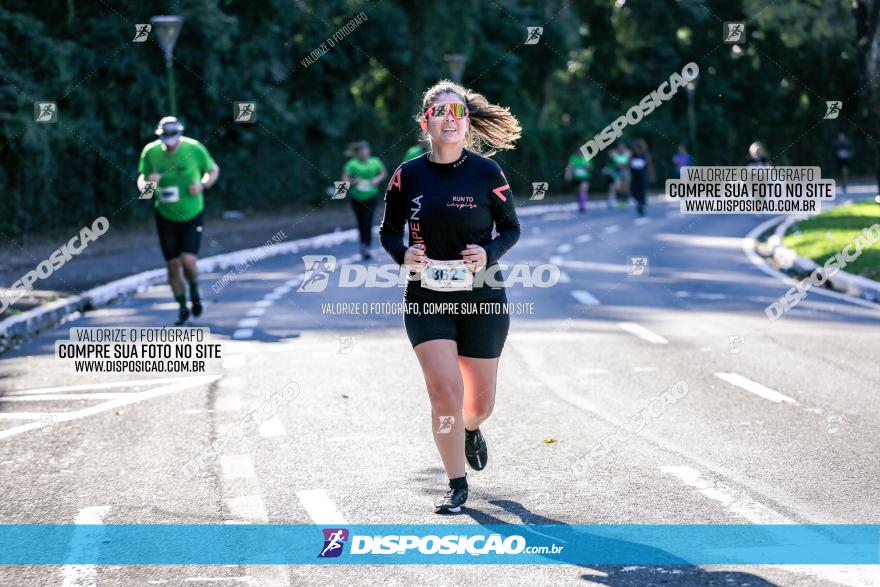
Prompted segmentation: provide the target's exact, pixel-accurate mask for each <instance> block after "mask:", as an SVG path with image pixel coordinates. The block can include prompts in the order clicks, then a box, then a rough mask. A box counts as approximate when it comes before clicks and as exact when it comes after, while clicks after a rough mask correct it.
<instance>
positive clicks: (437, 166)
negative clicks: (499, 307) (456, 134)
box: [379, 149, 520, 302]
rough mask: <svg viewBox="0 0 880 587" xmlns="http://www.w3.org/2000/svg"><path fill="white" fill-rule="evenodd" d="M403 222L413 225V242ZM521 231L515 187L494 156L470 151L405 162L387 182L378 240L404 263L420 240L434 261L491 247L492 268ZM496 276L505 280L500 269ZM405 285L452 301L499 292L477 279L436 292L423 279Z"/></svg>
mask: <svg viewBox="0 0 880 587" xmlns="http://www.w3.org/2000/svg"><path fill="white" fill-rule="evenodd" d="M404 226H407V227H408V228H409V244H408V245H407V244H404V242H403V229H404ZM493 228H494V229H495V232H496V233H497V235H496V236H495V238H492V230H493ZM519 235H520V227H519V220H518V219H517V217H516V208H515V206H514V202H513V194H512V192H511V191H510V185H509V184H508V182H507V178H506V177H504V172H503V171H501V167H499V166H498V164H497V163H496V162H495V161H493V160H491V159H488V158H486V157H482V156H480V155H477V154H476V153H473V152H471V151H468V150H466V149H465V150H463V151H462V154H461V157H459V159H458V160H457V161H455V162H453V163H434V162H432V161H429V160H428V156H427V155H422V156H421V157H416V158H415V159H411V160H409V161H406V162H405V163H403V164H401V165H400V167H398V168H397V170H396V171H395V172H394V175H393V176H392V177H391V181H389V182H388V189H387V190H386V191H385V216H384V217H383V218H382V225H381V226H380V227H379V240H380V241H381V243H382V246H383V247H384V248H385V250H386V251H388V254H390V255H391V257H392V258H394V260H395V261H396V262H397V263H398V264H400V265H403V261H404V255H405V254H406V250H407V249H408V248H409V247H411V246H412V245H414V244H417V243H423V244H424V245H425V254H426V255H427V256H428V258H429V259H436V260H438V261H447V260H459V259H461V258H462V256H461V251H463V250H465V247H466V245H468V244H475V245H480V246H481V247H483V248H484V249H485V250H486V270H488V271H490V272H491V271H493V270H495V269H497V267H494V266H495V265H497V264H498V260H499V259H500V258H501V256H502V255H503V254H504V253H505V252H507V251H508V250H509V249H510V248H511V247H512V246H513V245H514V244H516V241H518V240H519ZM495 276H496V279H498V280H499V281H501V279H502V275H501V272H500V271H498V272H496V273H495ZM406 287H407V293H418V294H420V295H421V296H422V297H424V298H428V299H433V300H437V301H450V302H452V301H462V300H475V299H482V298H484V297H486V296H488V295H491V293H492V291H497V290H493V289H492V288H491V287H489V285H488V284H486V285H484V286H482V287H478V284H477V283H475V284H474V290H473V291H471V292H437V291H434V290H429V289H426V288H423V287H421V284H420V283H419V281H418V280H411V281H408V282H407V286H406ZM453 298H454V299H453Z"/></svg>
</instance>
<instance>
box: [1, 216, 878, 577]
mask: <svg viewBox="0 0 880 587" xmlns="http://www.w3.org/2000/svg"><path fill="white" fill-rule="evenodd" d="M765 220H767V217H762V216H731V215H725V216H720V215H706V216H682V215H681V214H679V213H678V212H677V209H676V208H674V207H673V206H671V205H668V204H659V203H654V204H652V205H650V206H649V210H648V217H647V218H646V219H644V220H636V218H635V216H634V213H633V211H632V210H607V209H596V208H594V209H591V210H590V211H589V212H588V214H586V215H583V216H581V215H578V214H576V213H574V212H549V213H546V214H543V215H534V216H524V217H523V218H522V219H521V221H522V226H523V236H522V239H521V240H520V242H519V244H518V245H517V246H516V247H515V248H514V249H513V250H512V251H511V252H510V253H509V254H508V255H507V256H506V257H505V262H507V263H509V264H513V263H528V264H529V265H530V266H532V267H534V266H537V265H539V264H542V263H554V264H557V265H559V266H560V267H561V269H562V271H563V274H562V279H561V281H560V282H559V283H558V284H557V285H555V286H553V287H549V288H536V287H533V288H526V287H518V286H514V287H512V288H510V289H509V290H508V298H509V301H510V302H522V303H530V304H532V305H531V306H530V307H531V309H532V310H533V313H531V314H520V315H514V316H513V317H512V326H511V334H510V337H509V339H508V342H507V346H506V347H505V351H504V355H503V357H502V360H501V368H500V376H499V384H498V395H497V404H496V409H495V413H494V415H493V416H492V418H491V419H490V420H489V421H488V422H487V423H486V424H484V426H483V430H484V433H485V435H486V438H487V442H488V445H489V451H490V463H489V466H488V467H487V469H486V470H484V471H482V472H479V473H473V472H472V473H471V474H470V475H469V481H470V485H471V494H470V499H469V501H468V503H467V507H466V508H465V510H464V511H463V513H462V515H459V516H451V517H441V516H437V515H435V514H433V513H432V508H431V504H432V502H433V500H434V499H435V497H436V496H437V495H438V494H440V493H442V492H443V489H444V485H445V479H444V475H443V472H442V469H441V467H440V464H439V458H438V456H437V454H436V449H435V447H434V445H433V442H432V438H431V435H430V433H429V426H430V425H431V424H430V422H429V410H428V400H427V396H426V393H425V391H424V384H423V380H422V376H421V373H420V370H419V368H418V364H417V362H416V359H415V356H414V354H413V353H412V350H411V348H410V346H409V344H408V341H407V339H406V335H405V333H404V331H403V326H402V319H401V317H400V316H399V315H387V314H368V315H339V314H331V313H327V312H326V311H325V310H326V307H324V308H322V304H337V303H339V304H344V303H349V304H352V303H358V304H370V303H376V304H381V303H382V302H398V301H400V299H401V290H400V289H397V288H360V287H358V288H340V287H337V286H336V285H335V283H336V282H335V279H336V276H338V273H339V271H336V272H334V274H332V275H331V283H330V285H329V286H328V287H327V289H326V291H324V292H320V293H301V292H298V291H297V287H298V286H299V284H300V282H301V280H302V277H303V263H302V261H301V260H300V259H299V258H298V257H295V256H281V257H274V258H269V259H266V260H265V261H262V262H259V263H257V264H255V265H254V266H253V267H251V268H250V269H249V270H247V271H246V272H244V273H243V274H241V275H238V276H237V277H236V279H234V280H233V281H231V282H230V283H228V284H227V285H226V286H225V287H224V288H223V289H222V291H220V292H219V293H213V292H212V288H211V285H212V284H213V283H216V281H217V280H218V279H220V278H221V277H222V276H221V275H218V274H207V275H203V276H202V291H203V292H204V295H205V296H206V297H207V298H208V303H207V309H206V313H205V315H204V316H203V317H202V318H201V319H200V320H198V321H197V322H195V325H199V326H206V327H208V328H210V329H211V333H212V338H213V340H214V341H215V342H221V343H222V351H223V358H222V359H221V360H213V361H208V363H207V371H206V373H205V374H202V375H199V376H195V375H188V376H181V375H179V374H155V373H146V374H145V373H140V374H132V373H126V374H118V373H117V374H95V373H77V372H75V369H74V366H73V365H72V364H71V363H70V362H65V361H61V360H59V359H56V358H55V356H54V343H55V341H56V340H61V339H66V338H67V337H68V335H69V329H70V328H71V327H74V326H76V327H85V326H93V327H105V326H125V327H137V326H163V325H167V324H169V323H170V321H171V320H173V317H174V316H173V315H174V307H175V305H174V304H173V303H169V292H168V289H167V288H166V287H154V288H151V289H149V290H147V291H145V292H142V293H141V294H139V295H137V296H135V297H132V298H130V299H128V300H126V301H125V302H123V303H120V304H118V305H115V306H111V307H108V308H104V309H100V310H97V311H93V312H90V313H88V314H86V315H84V316H82V317H79V318H78V319H75V320H73V321H71V322H69V323H67V324H64V325H62V326H59V327H57V328H54V329H52V330H50V331H47V332H45V333H43V334H41V335H40V336H38V337H36V338H35V339H33V340H31V341H28V342H26V343H25V344H23V345H22V346H20V347H19V348H17V349H15V350H13V351H10V352H9V353H7V354H5V355H4V356H3V358H2V360H0V495H2V496H3V499H2V500H0V522H2V523H4V524H10V523H29V524H35V523H74V522H77V523H97V524H100V523H104V524H126V523H136V524H148V523H171V524H184V523H190V524H220V523H225V522H232V523H234V522H256V523H277V524H280V523H287V524H309V523H318V524H330V523H349V524H359V523H360V524H378V523H384V524H395V523H407V524H436V523H440V524H445V523H474V524H490V523H505V522H508V523H517V524H519V523H525V524H622V523H633V524H655V523H682V524H686V523H695V524H697V523H700V524H705V523H719V524H720V523H759V524H773V523H870V524H876V523H880V505H878V504H880V481H878V479H880V456H878V451H877V446H878V438H880V402H877V401H876V394H877V390H878V389H880V368H878V364H877V349H878V347H880V328H878V326H880V311H878V310H877V309H876V308H873V309H872V308H869V307H865V305H864V304H856V303H851V302H848V301H845V300H843V299H840V298H839V297H829V296H825V295H821V294H820V293H819V292H810V294H809V295H808V297H807V298H806V299H805V300H804V301H802V302H801V303H800V304H799V305H798V306H797V307H796V308H794V309H792V310H790V311H789V312H788V313H786V314H785V315H784V316H783V317H782V318H781V319H779V320H777V321H776V322H772V323H771V322H770V321H769V320H768V319H767V317H766V316H765V314H764V308H765V307H766V306H767V304H768V303H770V302H771V301H772V300H773V299H775V298H777V297H779V296H780V295H782V294H783V293H784V292H785V290H786V289H787V288H788V287H789V285H788V284H786V283H784V282H783V281H781V280H780V279H778V278H774V277H772V276H770V275H768V274H767V273H765V272H762V271H761V270H759V269H758V268H757V267H756V266H755V265H754V264H753V262H752V261H751V260H750V259H749V258H748V257H747V255H746V254H745V253H744V252H743V246H742V243H743V237H744V236H746V235H747V234H748V233H749V231H750V230H752V229H753V228H754V227H755V226H757V225H758V224H760V223H761V222H764V221H765ZM278 228H283V226H281V225H279V227H278ZM207 232H208V233H210V226H209V227H208V228H207ZM269 236H271V235H269ZM311 253H314V254H320V255H334V256H335V257H337V259H338V260H339V261H340V263H344V262H346V260H347V259H350V258H352V255H353V254H354V253H355V248H354V245H345V246H339V247H329V248H324V249H320V250H315V251H303V254H311ZM630 257H647V268H646V270H645V271H643V272H642V274H641V275H638V274H632V273H633V270H632V268H631V261H630ZM377 262H381V263H385V262H389V259H388V257H387V255H385V253H384V252H382V251H381V250H379V251H378V259H377ZM637 272H638V270H636V273H637ZM334 308H335V306H334ZM172 377H177V378H175V379H168V378H172ZM166 379H167V380H166ZM114 382H116V383H117V384H114ZM99 384H101V385H99ZM103 384H107V385H103ZM675 385H678V386H679V387H678V388H677V389H679V390H686V393H684V394H679V395H681V396H682V397H680V399H677V400H676V401H674V402H671V403H670V404H669V405H666V406H665V407H664V408H663V410H662V411H661V413H660V414H659V415H657V416H656V417H652V418H651V419H650V421H649V422H648V423H647V424H646V425H645V426H644V428H642V429H641V431H640V432H638V433H637V434H634V435H632V436H631V437H629V438H627V439H620V437H619V435H618V436H615V431H619V430H620V426H621V425H622V424H623V423H626V422H629V421H630V420H631V419H632V418H633V417H634V416H635V415H636V414H638V413H639V412H640V411H641V410H643V409H644V408H645V407H646V406H647V405H649V404H650V403H651V401H652V400H654V399H655V398H657V397H659V396H660V395H661V394H662V393H663V392H664V391H666V390H669V389H671V388H673V386H675ZM282 390H286V394H285V395H284V398H285V401H284V402H283V403H281V404H279V407H278V409H277V410H276V411H274V412H273V413H272V415H271V417H270V418H267V419H265V420H264V421H263V422H262V423H261V425H260V427H259V429H258V430H255V431H253V433H252V434H248V435H244V436H243V437H240V436H239V437H232V436H231V435H230V432H229V431H230V429H231V427H232V426H233V425H235V424H236V423H239V422H241V419H242V418H243V417H244V416H245V415H246V414H247V413H248V412H249V411H251V410H253V409H258V408H260V407H261V406H264V405H266V404H265V402H267V401H268V400H269V399H270V398H271V397H273V394H276V393H277V392H281V391H282ZM276 398H277V395H276ZM654 405H655V406H656V403H655V404H654ZM609 438H610V439H613V440H608V439H609ZM217 441H222V442H223V450H222V454H221V455H220V457H219V458H218V460H217V461H216V462H215V463H213V464H212V465H210V466H207V467H206V468H205V469H204V470H201V471H199V472H198V473H197V474H196V475H185V474H184V473H183V471H184V470H185V468H186V466H187V463H188V462H189V461H190V459H192V458H193V457H194V456H197V455H199V454H204V452H205V451H206V450H209V447H210V446H211V443H212V442H217ZM603 441H604V442H605V446H606V447H607V449H608V450H607V454H604V456H601V458H597V459H592V460H588V459H586V458H585V457H586V456H587V455H589V454H591V450H592V454H594V455H595V453H596V451H595V449H594V447H595V445H597V443H602V442H603ZM428 581H430V582H431V583H433V584H437V585H460V584H472V583H477V582H491V583H499V584H512V585H535V584H587V585H588V584H596V585H656V584H663V585H768V584H773V585H804V586H806V585H828V584H842V585H880V571H878V567H877V566H873V567H858V566H837V567H835V566H828V565H814V566H778V567H771V566H730V567H720V566H706V567H699V566H671V567H644V566H635V565H631V566H625V567H599V566H577V565H570V564H559V565H541V566H504V567H499V566H485V565H476V566H432V567H427V566H418V565H401V566H362V565H352V566H339V567H326V566H324V567H319V566H311V565H309V566H305V565H304V566H275V567H271V566H101V567H89V566H82V565H67V566H26V567H0V584H3V585H90V584H97V585H200V584H205V585H208V584H219V585H227V584H228V585H322V586H323V585H328V584H386V585H412V584H421V583H425V582H428Z"/></svg>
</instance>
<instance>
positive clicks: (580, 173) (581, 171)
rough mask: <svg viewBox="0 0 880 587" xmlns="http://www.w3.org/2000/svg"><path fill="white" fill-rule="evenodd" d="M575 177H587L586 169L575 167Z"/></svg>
mask: <svg viewBox="0 0 880 587" xmlns="http://www.w3.org/2000/svg"><path fill="white" fill-rule="evenodd" d="M574 176H575V177H586V176H587V170H586V169H584V168H583V167H575V168H574Z"/></svg>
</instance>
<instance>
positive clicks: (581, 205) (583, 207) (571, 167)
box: [565, 151, 593, 212]
mask: <svg viewBox="0 0 880 587" xmlns="http://www.w3.org/2000/svg"><path fill="white" fill-rule="evenodd" d="M592 172H593V161H592V160H588V159H587V158H586V157H584V154H583V153H581V152H580V151H577V152H576V153H575V154H574V155H572V156H571V157H569V158H568V165H566V166H565V181H568V182H571V183H572V184H573V185H576V186H577V188H578V212H586V211H587V199H589V197H590V175H591V174H592Z"/></svg>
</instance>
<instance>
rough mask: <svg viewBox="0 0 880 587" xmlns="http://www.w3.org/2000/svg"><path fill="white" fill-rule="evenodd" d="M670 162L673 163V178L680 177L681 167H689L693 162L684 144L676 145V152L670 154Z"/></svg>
mask: <svg viewBox="0 0 880 587" xmlns="http://www.w3.org/2000/svg"><path fill="white" fill-rule="evenodd" d="M672 164H673V165H675V179H679V178H681V168H682V167H690V166H691V165H693V164H694V158H693V157H691V155H690V153H688V152H687V147H686V146H684V145H679V146H678V152H677V153H676V154H675V155H673V156H672Z"/></svg>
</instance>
